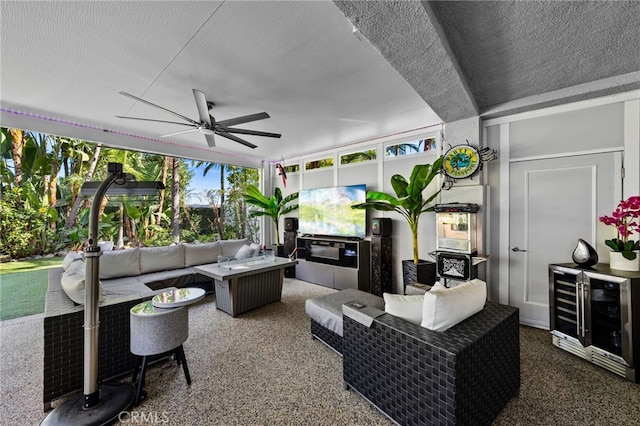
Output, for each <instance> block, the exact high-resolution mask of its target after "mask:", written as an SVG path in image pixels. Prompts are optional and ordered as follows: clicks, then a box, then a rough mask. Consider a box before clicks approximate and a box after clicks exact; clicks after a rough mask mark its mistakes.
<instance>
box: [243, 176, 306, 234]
mask: <svg viewBox="0 0 640 426" xmlns="http://www.w3.org/2000/svg"><path fill="white" fill-rule="evenodd" d="M242 197H243V198H244V200H245V201H246V202H247V204H251V205H252V206H254V207H258V208H259V209H260V210H253V211H252V212H251V213H250V216H251V217H258V216H267V217H270V218H271V220H273V223H274V224H275V229H276V244H277V245H278V246H279V245H280V217H281V216H282V215H285V214H287V213H291V212H292V211H294V210H297V209H298V205H297V204H290V205H288V204H289V203H290V202H292V201H294V200H297V199H298V193H297V192H294V193H293V194H289V195H288V196H286V197H284V198H283V197H282V191H281V190H280V188H276V189H275V190H274V191H273V195H272V196H270V197H267V196H265V195H264V194H263V193H262V192H260V190H259V189H258V188H257V187H256V186H255V185H249V186H248V187H247V191H246V192H245V193H244V194H242Z"/></svg>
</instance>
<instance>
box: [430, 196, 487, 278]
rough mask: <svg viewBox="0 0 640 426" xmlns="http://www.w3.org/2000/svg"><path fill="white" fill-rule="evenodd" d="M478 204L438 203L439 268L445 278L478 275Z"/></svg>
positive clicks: (437, 267) (437, 249) (437, 254)
mask: <svg viewBox="0 0 640 426" xmlns="http://www.w3.org/2000/svg"><path fill="white" fill-rule="evenodd" d="M479 208H480V207H479V206H478V205H477V204H468V203H448V204H436V206H435V207H434V210H435V212H436V236H437V240H436V271H437V273H438V275H439V276H440V277H442V278H451V279H456V280H471V279H474V278H476V277H477V276H478V268H477V263H476V262H475V259H476V258H475V257H476V256H477V254H478V245H477V244H478V237H477V230H478V225H477V219H476V213H477V212H478V210H479Z"/></svg>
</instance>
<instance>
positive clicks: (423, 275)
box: [352, 156, 444, 286]
mask: <svg viewBox="0 0 640 426" xmlns="http://www.w3.org/2000/svg"><path fill="white" fill-rule="evenodd" d="M443 161H444V158H443V157H442V156H440V157H439V158H438V159H437V160H436V161H435V162H434V163H433V165H431V164H417V165H416V166H415V167H414V168H413V171H412V172H411V177H410V178H409V180H407V179H406V178H405V177H404V176H402V175H398V174H396V175H393V176H392V177H391V186H392V187H393V190H394V191H395V193H396V195H395V196H393V195H389V194H386V193H384V192H376V191H371V192H367V199H366V201H365V202H364V203H361V204H356V205H354V206H352V208H354V209H374V210H379V211H395V212H397V213H400V214H401V215H402V216H403V217H404V218H405V219H406V220H407V223H408V224H409V228H410V229H411V238H412V242H413V260H403V261H402V271H403V275H404V284H405V286H406V285H407V284H410V283H412V282H422V283H425V284H429V281H432V280H434V279H435V264H434V263H432V262H428V261H425V260H421V259H420V256H419V251H418V224H419V220H420V216H422V214H423V213H426V212H431V211H433V205H431V202H432V201H433V200H434V199H435V198H436V197H437V196H438V194H439V193H440V189H438V190H436V191H435V192H433V193H432V194H429V195H428V196H426V197H425V196H424V194H423V192H424V190H425V189H426V188H427V187H428V186H429V185H430V184H431V182H432V181H433V180H434V179H435V178H436V176H438V174H439V173H440V169H441V168H442V162H443Z"/></svg>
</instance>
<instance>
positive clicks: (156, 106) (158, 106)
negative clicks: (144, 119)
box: [120, 92, 200, 125]
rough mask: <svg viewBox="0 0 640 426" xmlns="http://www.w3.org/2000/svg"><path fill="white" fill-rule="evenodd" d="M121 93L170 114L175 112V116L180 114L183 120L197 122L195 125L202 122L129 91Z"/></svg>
mask: <svg viewBox="0 0 640 426" xmlns="http://www.w3.org/2000/svg"><path fill="white" fill-rule="evenodd" d="M120 94H121V95H124V96H127V97H129V98H131V99H135V100H136V101H139V102H142V103H143V104H147V105H149V106H152V107H155V108H158V109H161V110H163V111H166V112H168V113H170V114H173V115H175V116H178V117H180V118H182V119H183V120H186V121H188V122H189V123H193V124H195V125H198V124H200V123H198V122H196V121H193V120H192V119H190V118H189V117H185V116H184V115H182V114H178V113H177V112H174V111H171V110H170V109H166V108H165V107H161V106H160V105H156V104H154V103H151V102H149V101H145V100H144V99H142V98H139V97H137V96H133V95H132V94H129V93H127V92H120Z"/></svg>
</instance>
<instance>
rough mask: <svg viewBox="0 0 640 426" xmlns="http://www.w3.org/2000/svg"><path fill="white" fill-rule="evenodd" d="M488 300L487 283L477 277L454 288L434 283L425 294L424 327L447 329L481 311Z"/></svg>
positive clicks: (435, 329)
mask: <svg viewBox="0 0 640 426" xmlns="http://www.w3.org/2000/svg"><path fill="white" fill-rule="evenodd" d="M486 300H487V284H486V283H485V282H484V281H481V280H478V279H475V280H471V281H468V282H465V283H463V284H460V285H458V286H456V287H453V288H446V287H443V286H440V285H434V286H433V287H432V288H431V290H430V291H428V292H426V293H425V295H424V304H423V308H422V323H421V324H420V325H421V326H422V327H425V328H428V329H429V330H434V331H445V330H447V329H449V328H451V327H453V326H454V325H456V324H458V323H459V322H460V321H462V320H464V319H466V318H468V317H470V316H471V315H473V314H475V313H477V312H480V311H481V310H482V308H483V307H484V304H485V302H486Z"/></svg>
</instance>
